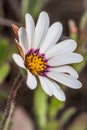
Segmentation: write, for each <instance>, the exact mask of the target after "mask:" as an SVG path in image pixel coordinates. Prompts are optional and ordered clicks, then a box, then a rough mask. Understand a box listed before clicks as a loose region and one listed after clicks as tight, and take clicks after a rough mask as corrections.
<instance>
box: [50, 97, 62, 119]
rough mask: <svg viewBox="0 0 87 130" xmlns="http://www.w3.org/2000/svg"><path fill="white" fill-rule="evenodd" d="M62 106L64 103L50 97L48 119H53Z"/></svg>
mask: <svg viewBox="0 0 87 130" xmlns="http://www.w3.org/2000/svg"><path fill="white" fill-rule="evenodd" d="M63 106H64V102H61V101H59V100H58V99H56V98H55V97H52V99H51V104H50V106H49V117H50V119H51V118H53V117H54V116H55V115H56V113H57V111H58V110H59V109H60V108H62V107H63Z"/></svg>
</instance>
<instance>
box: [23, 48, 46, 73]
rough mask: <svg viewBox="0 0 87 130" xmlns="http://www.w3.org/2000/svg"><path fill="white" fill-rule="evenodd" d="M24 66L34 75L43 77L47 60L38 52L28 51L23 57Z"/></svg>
mask: <svg viewBox="0 0 87 130" xmlns="http://www.w3.org/2000/svg"><path fill="white" fill-rule="evenodd" d="M25 66H26V67H27V68H28V69H29V71H31V73H33V74H34V75H37V74H39V75H43V74H44V73H45V72H46V70H47V68H48V67H47V60H46V59H45V56H44V54H40V53H39V50H30V51H29V52H28V53H27V54H26V56H25Z"/></svg>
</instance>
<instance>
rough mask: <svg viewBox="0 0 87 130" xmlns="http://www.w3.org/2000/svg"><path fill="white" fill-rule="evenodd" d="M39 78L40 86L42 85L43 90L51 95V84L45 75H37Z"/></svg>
mask: <svg viewBox="0 0 87 130" xmlns="http://www.w3.org/2000/svg"><path fill="white" fill-rule="evenodd" d="M39 79H40V82H41V86H42V88H43V90H44V91H45V92H46V94H48V95H49V96H52V95H53V91H52V87H53V84H52V83H51V82H50V81H49V80H48V79H47V78H46V77H42V76H39Z"/></svg>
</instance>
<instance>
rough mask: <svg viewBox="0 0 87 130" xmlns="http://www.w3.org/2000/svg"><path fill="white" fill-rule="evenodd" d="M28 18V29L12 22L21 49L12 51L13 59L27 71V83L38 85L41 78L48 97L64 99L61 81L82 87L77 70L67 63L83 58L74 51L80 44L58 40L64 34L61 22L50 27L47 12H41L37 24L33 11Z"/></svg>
mask: <svg viewBox="0 0 87 130" xmlns="http://www.w3.org/2000/svg"><path fill="white" fill-rule="evenodd" d="M25 21H26V27H25V28H24V27H20V28H18V27H17V26H16V25H12V27H13V30H14V32H15V34H16V36H17V37H18V41H17V40H16V43H17V47H18V49H19V52H20V55H19V54H13V59H14V61H15V63H16V64H17V65H18V66H19V67H21V68H23V69H25V70H26V71H27V81H26V83H27V86H28V87H29V88H30V89H35V88H36V86H37V77H38V78H39V80H40V83H41V86H42V88H43V90H44V91H45V92H46V93H47V94H48V95H49V96H52V95H54V96H55V97H56V98H57V99H59V100H61V101H64V100H65V94H64V92H63V91H62V89H61V87H60V86H59V85H58V83H61V84H63V85H65V86H67V87H70V88H74V89H78V88H80V87H81V86H82V84H81V82H80V81H79V80H78V74H77V72H76V71H75V70H74V69H73V68H72V67H70V66H69V65H68V64H72V63H79V62H81V61H82V60H83V57H82V56H81V55H80V54H77V53H74V52H73V51H74V50H75V49H76V47H77V43H76V42H75V41H73V40H71V39H69V40H64V41H62V42H60V43H57V41H58V40H59V38H60V36H61V34H62V25H61V23H60V22H55V23H54V24H52V25H51V26H50V27H49V16H48V14H47V13H46V12H44V11H43V12H41V13H40V15H39V18H38V21H37V24H36V27H35V23H34V20H33V18H32V16H31V15H30V14H26V16H25ZM17 32H18V33H17ZM56 43H57V44H56Z"/></svg>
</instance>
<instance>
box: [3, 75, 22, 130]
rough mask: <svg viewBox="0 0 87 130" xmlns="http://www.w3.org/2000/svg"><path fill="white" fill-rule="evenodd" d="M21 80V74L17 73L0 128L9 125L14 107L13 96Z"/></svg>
mask: <svg viewBox="0 0 87 130" xmlns="http://www.w3.org/2000/svg"><path fill="white" fill-rule="evenodd" d="M21 80H22V75H21V74H19V75H18V76H17V78H16V80H15V82H14V84H13V87H12V90H11V94H10V97H9V100H8V102H7V107H6V110H5V114H4V118H3V121H2V124H1V130H7V129H8V126H9V123H10V120H11V116H12V113H13V110H14V107H15V97H16V94H17V91H18V89H19V84H20V82H21Z"/></svg>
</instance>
